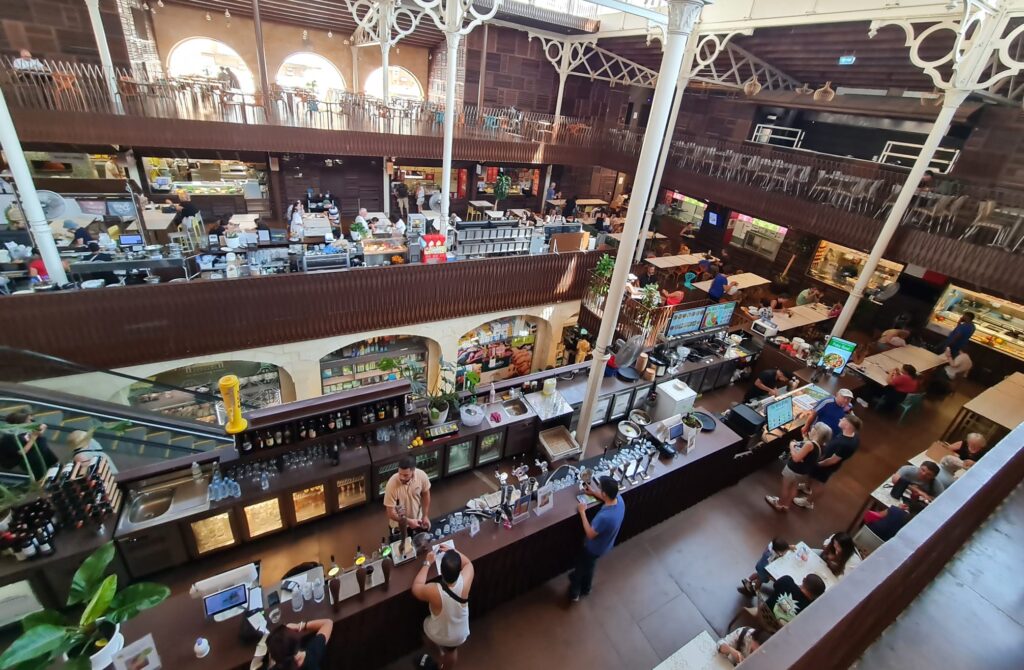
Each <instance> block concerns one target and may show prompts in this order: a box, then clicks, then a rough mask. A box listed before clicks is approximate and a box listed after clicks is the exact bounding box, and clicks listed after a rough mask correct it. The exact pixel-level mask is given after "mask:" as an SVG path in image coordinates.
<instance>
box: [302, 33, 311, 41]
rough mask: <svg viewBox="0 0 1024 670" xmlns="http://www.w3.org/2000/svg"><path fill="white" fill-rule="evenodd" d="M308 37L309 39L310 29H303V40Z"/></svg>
mask: <svg viewBox="0 0 1024 670" xmlns="http://www.w3.org/2000/svg"><path fill="white" fill-rule="evenodd" d="M308 39H309V31H308V30H303V31H302V41H303V42H305V41H307V40H308Z"/></svg>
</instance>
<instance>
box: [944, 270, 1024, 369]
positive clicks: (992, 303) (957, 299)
mask: <svg viewBox="0 0 1024 670" xmlns="http://www.w3.org/2000/svg"><path fill="white" fill-rule="evenodd" d="M964 312H974V325H975V331H974V336H973V337H971V341H972V342H976V343H978V344H980V345H982V346H984V347H987V348H989V349H993V350H995V351H998V352H999V353H1002V354H1006V355H1007V356H1012V357H1013V358H1016V359H1017V360H1019V361H1024V305H1020V304H1018V303H1014V302H1010V301H1008V300H1003V299H1002V298H997V297H995V296H991V295H987V294H985V293H979V292H977V291H971V290H969V289H965V288H961V287H959V286H956V285H954V284H950V285H949V287H947V288H946V291H945V292H944V293H943V294H942V296H941V297H940V298H939V300H938V302H937V303H936V304H935V308H934V309H933V310H932V313H931V315H930V316H929V317H928V329H929V330H931V331H934V332H936V333H939V334H941V335H942V336H946V335H949V333H950V331H952V330H953V328H954V327H955V326H956V323H957V321H959V320H960V317H961V315H963V313H964Z"/></svg>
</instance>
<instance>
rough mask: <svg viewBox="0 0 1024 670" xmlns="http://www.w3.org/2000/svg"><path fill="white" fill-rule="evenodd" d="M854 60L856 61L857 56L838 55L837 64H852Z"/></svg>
mask: <svg viewBox="0 0 1024 670" xmlns="http://www.w3.org/2000/svg"><path fill="white" fill-rule="evenodd" d="M856 62H857V57H856V56H854V55H852V54H849V55H846V56H840V57H839V64H840V65H853V64H854V63H856Z"/></svg>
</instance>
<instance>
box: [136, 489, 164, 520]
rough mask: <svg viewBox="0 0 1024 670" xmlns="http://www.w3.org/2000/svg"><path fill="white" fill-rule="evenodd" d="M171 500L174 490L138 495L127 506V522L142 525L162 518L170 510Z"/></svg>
mask: <svg viewBox="0 0 1024 670" xmlns="http://www.w3.org/2000/svg"><path fill="white" fill-rule="evenodd" d="M173 499H174V489H163V490H161V491H151V492H149V493H140V494H139V495H138V496H136V497H135V499H134V500H132V502H131V504H130V505H129V506H128V520H129V521H131V522H132V523H142V522H143V521H150V520H151V519H156V518H157V517H160V516H163V515H164V514H166V513H167V510H169V509H170V508H171V501H172V500H173Z"/></svg>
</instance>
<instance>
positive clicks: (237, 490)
mask: <svg viewBox="0 0 1024 670" xmlns="http://www.w3.org/2000/svg"><path fill="white" fill-rule="evenodd" d="M264 476H266V475H264ZM231 497H232V498H241V497H242V485H241V484H239V483H238V480H237V479H232V480H231Z"/></svg>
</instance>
